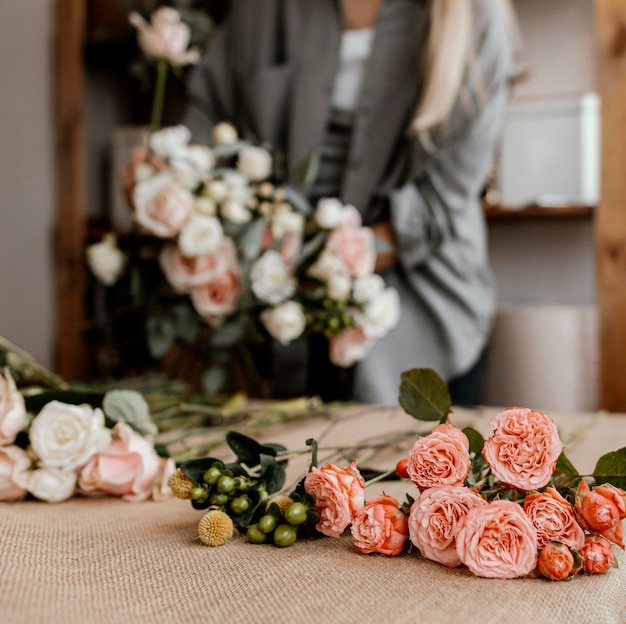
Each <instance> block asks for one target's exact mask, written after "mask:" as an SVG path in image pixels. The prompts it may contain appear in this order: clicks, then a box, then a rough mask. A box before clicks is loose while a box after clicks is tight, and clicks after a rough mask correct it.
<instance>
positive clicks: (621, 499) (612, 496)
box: [575, 481, 626, 549]
mask: <svg viewBox="0 0 626 624" xmlns="http://www.w3.org/2000/svg"><path fill="white" fill-rule="evenodd" d="M575 507H576V515H577V516H578V520H579V522H580V524H581V525H582V527H583V528H584V529H586V530H588V531H591V532H594V533H600V534H601V535H603V536H604V537H606V538H607V539H608V540H610V541H611V542H613V543H614V544H617V545H618V546H619V547H620V548H622V549H623V548H624V543H623V541H622V540H623V537H624V526H623V524H622V520H623V519H624V518H626V492H624V490H622V489H620V488H617V487H615V486H614V485H611V484H610V483H605V484H604V485H599V486H597V487H596V488H594V489H593V490H590V489H589V485H588V484H587V482H586V481H581V482H580V483H579V484H578V489H577V490H576V505H575Z"/></svg>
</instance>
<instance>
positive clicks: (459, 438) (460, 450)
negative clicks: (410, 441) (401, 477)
mask: <svg viewBox="0 0 626 624" xmlns="http://www.w3.org/2000/svg"><path fill="white" fill-rule="evenodd" d="M469 469H470V455H469V440H468V439H467V436H466V435H465V434H464V433H463V432H462V431H461V430H460V429H457V428H456V427H453V426H452V425H447V424H443V425H438V426H437V427H435V428H434V429H433V431H432V433H430V434H429V435H427V436H425V437H423V438H420V439H418V440H417V441H416V442H415V444H414V445H413V448H412V449H411V451H410V452H409V465H408V467H407V471H408V473H409V478H410V479H411V481H413V483H415V485H417V487H418V488H420V489H421V490H423V489H426V488H430V487H434V486H437V485H462V484H463V480H464V479H465V477H467V475H468V473H469Z"/></svg>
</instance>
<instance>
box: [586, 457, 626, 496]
mask: <svg viewBox="0 0 626 624" xmlns="http://www.w3.org/2000/svg"><path fill="white" fill-rule="evenodd" d="M593 476H594V477H595V479H596V483H597V484H598V485H602V484H603V483H612V484H613V485H614V486H615V487H618V488H621V489H622V490H626V447H624V448H621V449H619V450H617V451H613V452H611V453H607V454H606V455H602V457H600V459H598V462H597V463H596V467H595V468H594V469H593Z"/></svg>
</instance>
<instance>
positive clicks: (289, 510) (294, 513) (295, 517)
mask: <svg viewBox="0 0 626 624" xmlns="http://www.w3.org/2000/svg"><path fill="white" fill-rule="evenodd" d="M307 511H308V510H307V508H306V506H305V505H303V504H302V503H291V504H290V505H288V506H287V507H286V509H285V511H284V515H285V520H287V522H289V524H295V525H297V524H303V523H304V522H306V514H307Z"/></svg>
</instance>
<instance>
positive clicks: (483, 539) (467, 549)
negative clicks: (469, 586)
mask: <svg viewBox="0 0 626 624" xmlns="http://www.w3.org/2000/svg"><path fill="white" fill-rule="evenodd" d="M456 549H457V552H458V554H459V559H460V560H461V562H462V563H464V564H465V565H466V566H467V567H468V568H469V569H470V571H471V572H473V573H474V574H475V575H476V576H482V577H484V578H499V579H509V578H518V577H520V576H526V575H527V574H530V572H532V570H533V569H534V568H535V565H536V562H537V535H536V533H535V527H534V526H533V524H532V522H531V521H530V519H529V518H528V516H527V515H526V514H525V513H524V512H523V510H522V508H521V507H520V506H519V505H518V504H516V503H513V502H511V501H508V500H497V501H494V502H492V503H489V504H488V505H479V506H478V507H474V509H470V511H469V512H468V513H467V515H465V516H463V517H462V518H461V519H460V520H459V524H458V531H457V535H456Z"/></svg>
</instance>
